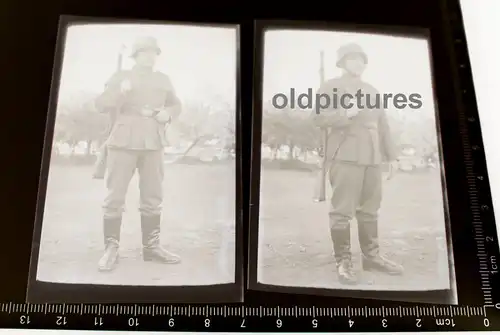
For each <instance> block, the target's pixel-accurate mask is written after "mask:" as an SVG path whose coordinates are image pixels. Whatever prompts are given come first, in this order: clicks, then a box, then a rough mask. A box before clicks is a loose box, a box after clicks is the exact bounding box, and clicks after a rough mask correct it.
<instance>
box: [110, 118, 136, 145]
mask: <svg viewBox="0 0 500 335" xmlns="http://www.w3.org/2000/svg"><path fill="white" fill-rule="evenodd" d="M130 140H131V129H130V125H128V124H125V123H117V124H116V125H115V126H114V127H113V130H112V131H111V135H110V138H109V142H108V145H109V146H113V147H120V148H127V147H128V146H129V142H130Z"/></svg>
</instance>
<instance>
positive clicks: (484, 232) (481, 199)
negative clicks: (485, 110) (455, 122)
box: [443, 0, 500, 308]
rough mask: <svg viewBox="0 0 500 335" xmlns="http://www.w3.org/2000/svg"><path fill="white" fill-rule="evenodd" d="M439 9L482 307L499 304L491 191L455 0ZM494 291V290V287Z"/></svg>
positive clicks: (496, 251) (460, 21)
mask: <svg viewBox="0 0 500 335" xmlns="http://www.w3.org/2000/svg"><path fill="white" fill-rule="evenodd" d="M443 3H444V6H443V11H444V12H446V13H448V22H447V26H448V29H447V30H448V34H449V36H451V37H452V39H451V41H452V45H450V49H451V52H452V54H453V56H452V57H451V59H450V61H451V62H452V67H453V68H454V69H455V78H456V80H451V81H450V83H452V84H453V85H454V88H455V92H456V98H457V99H458V105H459V110H458V114H459V124H460V134H461V138H462V148H463V153H464V162H465V169H466V177H467V184H468V196H469V206H470V214H471V221H472V222H471V224H472V230H473V238H474V242H475V243H474V244H475V246H476V250H475V252H476V257H477V262H478V271H479V275H480V285H481V292H482V297H483V300H484V306H485V307H496V308H498V307H500V305H499V304H498V303H496V302H497V301H500V300H499V298H500V297H499V296H498V293H496V296H495V295H494V292H493V286H495V284H496V285H500V281H499V279H498V277H499V264H498V262H499V260H500V258H499V257H500V256H499V248H498V241H497V236H498V235H497V229H496V224H495V218H494V214H493V208H492V202H491V192H490V189H489V182H488V178H487V168H486V158H485V153H484V150H483V148H482V145H483V143H482V138H481V125H480V122H479V116H478V110H477V103H476V98H475V94H474V84H473V82H472V71H471V68H470V61H469V57H468V49H467V44H466V36H465V31H464V24H463V18H462V15H461V9H460V3H459V0H447V1H444V2H443ZM495 292H496V291H495Z"/></svg>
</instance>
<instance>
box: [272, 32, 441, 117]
mask: <svg viewBox="0 0 500 335" xmlns="http://www.w3.org/2000/svg"><path fill="white" fill-rule="evenodd" d="M347 43H357V44H359V45H360V46H361V47H362V48H363V49H364V50H365V53H366V54H367V56H368V66H367V68H366V71H365V73H364V74H363V78H364V80H365V81H366V82H368V83H370V84H371V85H373V86H374V87H375V88H376V89H378V90H379V92H380V93H392V94H397V93H403V94H407V95H409V94H411V93H418V94H420V95H421V96H422V99H421V100H422V102H423V107H422V110H426V111H427V110H429V111H431V112H432V113H433V111H434V103H433V89H432V80H431V78H432V75H431V66H430V57H429V47H428V42H427V40H426V39H422V38H408V37H396V36H390V35H381V34H376V35H375V34H365V33H352V32H330V31H319V30H316V31H312V30H274V31H267V32H266V33H265V38H264V82H263V97H264V101H270V100H271V98H272V97H273V95H275V94H276V93H285V94H288V92H290V88H292V87H293V88H295V91H296V92H298V93H299V92H300V93H303V92H307V89H308V88H312V89H313V90H314V91H316V90H317V89H318V87H319V84H320V75H319V68H320V52H321V50H323V51H324V66H325V78H326V79H328V78H332V77H336V76H339V75H340V74H341V72H340V69H338V68H337V67H336V58H337V49H338V48H339V47H340V46H341V45H344V44H347ZM410 110H411V109H410Z"/></svg>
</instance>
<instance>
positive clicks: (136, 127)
mask: <svg viewBox="0 0 500 335" xmlns="http://www.w3.org/2000/svg"><path fill="white" fill-rule="evenodd" d="M160 53H161V50H160V48H159V46H158V44H157V41H156V39H154V38H152V37H144V38H140V39H138V40H136V42H135V43H134V44H133V47H132V52H131V55H130V56H131V57H132V58H133V59H134V61H135V65H134V67H133V68H132V69H130V70H120V71H118V72H116V73H115V74H114V75H113V76H112V77H111V78H110V79H109V81H108V82H107V85H106V88H105V90H104V92H103V93H102V94H101V95H100V96H99V97H98V98H97V100H96V106H97V108H98V109H99V110H100V111H102V112H108V113H113V112H114V111H117V115H116V116H115V118H116V119H115V122H114V125H113V128H112V130H111V133H110V136H109V138H108V140H107V142H106V145H107V157H106V165H107V168H108V175H107V176H106V187H107V190H108V193H107V196H106V199H105V201H104V205H103V209H104V215H103V216H104V218H103V230H104V243H105V252H104V255H103V256H102V258H101V259H100V261H99V265H98V268H99V270H100V271H111V270H113V269H114V268H115V266H116V264H117V263H118V258H119V252H118V249H119V241H120V230H121V223H122V213H123V212H124V205H125V198H126V194H127V190H128V186H129V184H130V180H131V179H132V177H133V175H134V174H135V171H136V170H137V171H138V174H139V190H140V206H139V211H140V213H141V229H142V245H143V259H144V261H156V262H160V263H179V262H180V258H179V256H177V255H174V254H173V253H170V252H168V251H166V250H164V249H163V248H162V247H161V246H160V225H161V211H162V202H163V188H162V186H163V183H162V182H163V175H164V146H165V145H166V137H165V128H166V125H167V124H169V123H170V122H172V121H173V120H174V119H176V118H177V117H178V115H179V114H180V112H181V105H180V101H179V99H178V98H177V96H176V94H175V91H174V88H173V87H172V85H171V82H170V80H169V78H168V76H167V75H165V74H163V73H161V72H159V71H155V70H154V65H155V62H156V58H157V57H158V55H160Z"/></svg>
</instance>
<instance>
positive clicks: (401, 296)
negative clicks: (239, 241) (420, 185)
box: [247, 20, 481, 304]
mask: <svg viewBox="0 0 500 335" xmlns="http://www.w3.org/2000/svg"><path fill="white" fill-rule="evenodd" d="M280 29H288V30H289V29H301V30H327V31H346V32H356V33H373V34H379V35H391V36H401V37H414V38H421V39H425V40H428V41H429V54H430V55H429V57H430V61H431V62H430V63H431V67H432V78H433V90H434V98H437V99H436V100H437V101H438V102H439V103H438V104H436V106H435V110H436V126H437V132H438V135H439V136H438V138H439V142H440V143H439V149H440V150H439V151H440V152H439V153H440V158H441V163H442V165H443V166H444V170H445V173H443V172H442V178H441V180H442V188H443V194H444V196H443V197H444V199H443V201H444V204H445V211H444V212H445V226H446V235H447V245H448V255H449V260H450V264H449V265H450V266H449V278H450V286H451V287H453V282H452V278H453V277H454V276H453V275H452V274H453V273H452V272H453V271H454V272H455V274H456V281H455V282H456V287H457V291H458V292H464V290H465V292H471V291H475V290H477V293H479V292H480V287H479V286H477V287H474V288H473V289H471V288H470V287H466V286H468V285H470V284H469V283H468V282H467V279H466V278H468V277H469V278H470V277H471V274H470V267H471V266H477V263H474V264H471V263H469V264H467V263H464V262H462V259H464V257H462V255H463V254H464V250H463V248H462V245H461V244H462V243H460V240H463V238H464V236H459V235H458V234H459V232H458V231H457V232H456V234H453V238H452V232H451V223H450V222H453V225H454V226H455V225H460V226H462V227H463V226H464V222H465V221H464V218H463V213H460V212H455V213H453V214H452V213H450V210H451V209H450V203H449V202H448V200H450V201H455V204H458V207H459V208H462V209H463V208H465V207H462V206H460V202H461V201H460V200H458V199H456V198H457V196H456V195H457V194H463V192H464V190H466V188H463V187H462V188H459V185H458V183H455V180H457V178H460V179H461V180H465V174H460V173H459V174H458V175H457V170H454V169H456V168H457V166H456V162H462V161H463V158H462V156H460V154H458V152H457V151H456V150H453V147H452V146H453V143H459V142H458V141H459V140H460V138H459V133H458V132H457V133H454V134H453V135H452V136H450V135H451V134H450V132H449V131H447V134H445V135H448V136H447V137H446V138H445V136H444V134H443V133H444V131H443V125H445V124H448V126H449V124H450V122H449V121H450V118H452V119H455V120H454V122H453V123H454V124H456V123H457V119H456V118H457V117H458V115H457V113H446V114H445V113H443V112H444V110H443V109H444V106H446V107H447V110H448V108H450V107H449V106H453V104H454V103H455V105H456V103H457V102H456V101H452V102H450V101H449V97H450V95H449V92H443V91H444V90H446V89H447V88H446V84H447V83H446V81H447V80H446V79H445V78H446V77H443V73H442V71H443V70H441V69H440V68H438V66H443V65H445V66H446V65H448V64H443V60H444V59H443V58H441V59H439V60H436V59H435V57H433V56H435V54H436V53H437V52H436V51H437V50H441V49H439V48H442V46H441V45H440V44H439V43H442V41H440V40H439V37H437V36H436V35H437V34H436V35H434V33H435V32H433V34H431V33H430V32H429V29H424V28H422V27H401V26H396V25H390V24H388V25H384V26H382V25H359V24H350V25H349V24H344V23H335V22H319V21H283V20H261V21H260V20H259V21H256V23H255V47H254V50H255V54H254V57H255V58H254V64H255V65H254V66H255V68H254V106H253V108H254V110H253V122H252V123H253V130H252V165H251V169H252V170H251V171H252V176H251V178H252V179H251V194H250V225H249V226H250V236H249V238H250V241H249V245H250V253H249V262H248V264H249V269H248V279H247V288H248V289H249V290H256V291H267V292H280V293H295V294H299V295H303V296H302V298H301V296H297V303H301V302H302V301H304V303H306V302H307V301H311V299H312V297H311V296H308V295H314V296H330V297H334V296H335V297H343V298H354V299H376V300H386V301H387V300H389V301H400V302H410V303H411V302H415V303H433V304H454V303H456V300H457V297H456V296H457V295H459V297H458V299H459V302H460V303H463V302H464V301H468V303H470V302H473V303H481V301H479V300H478V295H477V294H476V295H474V294H472V295H471V294H464V295H463V297H462V298H465V299H462V298H461V294H457V293H456V292H455V291H454V290H453V291H452V289H449V290H433V291H380V290H378V291H368V290H352V289H347V290H342V289H324V288H306V287H288V286H287V287H285V286H277V285H269V284H262V283H259V281H258V276H257V272H258V246H259V241H258V236H259V199H260V170H261V135H262V86H263V83H262V79H263V75H264V73H263V65H264V59H263V58H264V35H265V32H266V31H267V30H280ZM436 37H437V38H436ZM440 55H442V54H440ZM408 61H410V60H408ZM444 97H446V98H444ZM440 106H441V112H439V107H440ZM450 109H451V108H450ZM451 110H453V109H451ZM455 110H456V109H455ZM456 129H458V127H457V128H456ZM443 148H444V150H443ZM457 154H458V155H457ZM443 157H446V159H443ZM446 163H449V164H446ZM454 164H455V165H454ZM443 174H445V175H443ZM445 180H448V181H453V183H452V185H445ZM457 200H458V201H457ZM466 207H467V206H466ZM453 229H455V228H453ZM452 241H453V243H451V242H452ZM451 244H453V247H452V246H451ZM452 248H453V251H452ZM453 255H454V258H455V259H458V260H460V263H459V262H455V265H454V267H452V266H451V260H452V257H453ZM457 268H458V269H457ZM464 279H465V280H464ZM479 297H480V296H479ZM302 299H303V300H302ZM316 299H317V298H316ZM321 300H322V299H321ZM325 302H326V301H325Z"/></svg>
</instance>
